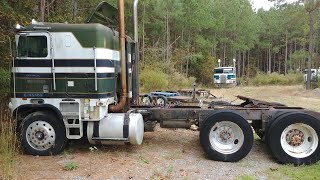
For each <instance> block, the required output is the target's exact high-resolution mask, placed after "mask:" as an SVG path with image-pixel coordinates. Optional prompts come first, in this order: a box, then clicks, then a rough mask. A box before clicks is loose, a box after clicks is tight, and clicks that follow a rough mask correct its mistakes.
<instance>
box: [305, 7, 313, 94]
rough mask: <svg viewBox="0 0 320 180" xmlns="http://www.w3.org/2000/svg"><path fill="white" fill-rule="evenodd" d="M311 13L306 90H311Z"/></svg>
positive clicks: (310, 18)
mask: <svg viewBox="0 0 320 180" xmlns="http://www.w3.org/2000/svg"><path fill="white" fill-rule="evenodd" d="M312 12H313V11H311V12H309V27H310V32H309V58H308V73H307V86H306V88H307V90H310V89H311V61H312V51H313V44H312V41H313V23H314V22H313V17H312Z"/></svg>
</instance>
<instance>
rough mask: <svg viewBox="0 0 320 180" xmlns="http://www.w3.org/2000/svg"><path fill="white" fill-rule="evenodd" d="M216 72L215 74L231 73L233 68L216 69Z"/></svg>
mask: <svg viewBox="0 0 320 180" xmlns="http://www.w3.org/2000/svg"><path fill="white" fill-rule="evenodd" d="M214 73H215V74H223V73H224V74H229V73H233V70H232V69H230V68H228V69H214Z"/></svg>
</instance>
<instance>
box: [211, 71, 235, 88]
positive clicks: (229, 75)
mask: <svg viewBox="0 0 320 180" xmlns="http://www.w3.org/2000/svg"><path fill="white" fill-rule="evenodd" d="M213 83H214V85H215V86H216V87H223V86H225V87H234V86H236V85H237V72H236V67H218V68H214V70H213Z"/></svg>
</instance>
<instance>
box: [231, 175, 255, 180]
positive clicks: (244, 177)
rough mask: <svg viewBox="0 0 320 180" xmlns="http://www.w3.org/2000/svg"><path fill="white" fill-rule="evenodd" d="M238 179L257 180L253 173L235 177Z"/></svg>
mask: <svg viewBox="0 0 320 180" xmlns="http://www.w3.org/2000/svg"><path fill="white" fill-rule="evenodd" d="M235 179H236V180H255V179H256V178H255V177H254V176H252V175H243V176H239V177H236V178H235Z"/></svg>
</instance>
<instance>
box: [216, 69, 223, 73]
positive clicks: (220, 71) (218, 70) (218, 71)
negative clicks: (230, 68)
mask: <svg viewBox="0 0 320 180" xmlns="http://www.w3.org/2000/svg"><path fill="white" fill-rule="evenodd" d="M214 73H215V74H222V73H223V69H214Z"/></svg>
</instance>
